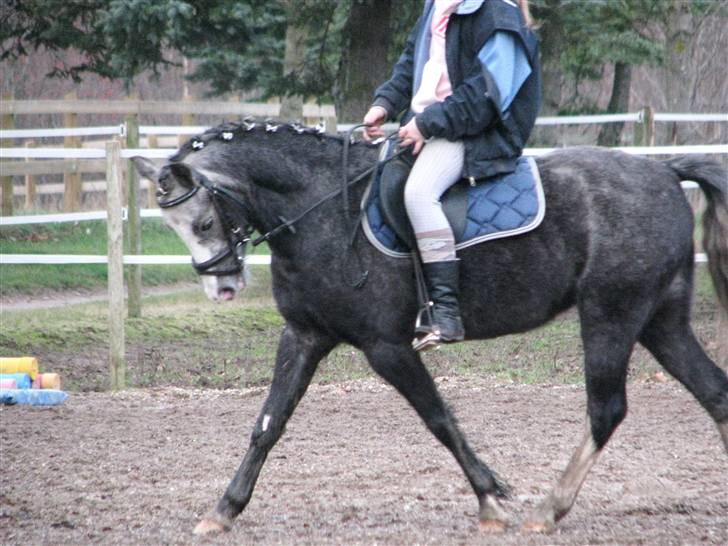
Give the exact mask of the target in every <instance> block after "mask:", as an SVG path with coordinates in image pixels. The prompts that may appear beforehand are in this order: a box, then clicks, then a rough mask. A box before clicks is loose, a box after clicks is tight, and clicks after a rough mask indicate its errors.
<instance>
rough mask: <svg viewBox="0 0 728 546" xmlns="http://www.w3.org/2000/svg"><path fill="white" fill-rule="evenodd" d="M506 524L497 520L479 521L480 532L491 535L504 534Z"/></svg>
mask: <svg viewBox="0 0 728 546" xmlns="http://www.w3.org/2000/svg"><path fill="white" fill-rule="evenodd" d="M506 527H508V524H507V523H506V522H505V521H501V520H498V519H486V520H480V530H481V531H483V532H484V533H489V534H493V535H497V534H501V533H505V531H506Z"/></svg>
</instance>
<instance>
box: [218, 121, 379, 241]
mask: <svg viewBox="0 0 728 546" xmlns="http://www.w3.org/2000/svg"><path fill="white" fill-rule="evenodd" d="M258 136H259V137H260V138H256V139H255V140H253V139H252V138H251V139H250V140H248V141H245V142H241V149H240V150H237V153H235V155H234V156H233V157H234V161H232V163H231V164H230V165H229V166H228V167H227V168H226V169H227V172H226V173H225V174H226V175H227V176H228V177H230V178H232V179H234V180H238V190H239V191H240V192H241V194H242V196H243V198H244V199H246V200H247V201H249V202H250V204H251V210H252V211H253V215H254V216H255V218H251V222H252V223H253V225H254V226H255V228H256V229H257V230H258V231H259V232H261V233H267V232H269V231H271V230H274V229H275V228H277V227H278V226H280V225H281V224H284V223H285V222H286V221H291V220H296V222H295V224H294V226H293V229H295V233H294V232H293V231H291V230H284V231H282V232H281V233H278V234H277V235H275V236H274V237H272V238H271V239H270V240H269V245H270V247H271V250H273V251H274V252H275V253H278V254H290V253H291V252H292V251H293V250H294V249H295V248H296V247H297V246H298V245H297V240H298V239H300V238H302V237H306V238H309V239H312V238H313V239H322V238H324V239H325V238H330V237H332V236H333V235H334V233H333V232H339V231H341V232H342V235H343V232H344V231H347V230H348V229H349V227H350V226H351V222H352V221H353V219H352V218H350V217H347V216H346V215H345V214H344V202H343V198H342V197H341V196H340V195H337V196H335V197H332V198H330V199H326V198H327V197H328V196H329V195H331V194H332V193H333V192H336V191H337V190H339V189H340V188H341V185H342V183H343V170H342V168H343V151H344V146H343V142H342V141H341V139H334V138H331V137H316V136H313V135H285V134H261V135H258ZM376 154H377V152H376V149H375V148H373V147H371V146H367V145H363V144H357V145H352V146H350V147H349V151H348V161H347V163H348V169H347V171H348V177H347V178H348V179H349V180H351V179H353V178H354V177H356V176H358V175H360V174H361V173H363V172H365V171H366V170H367V169H369V168H371V167H373V166H374V163H375V161H376ZM241 173H244V174H241ZM365 186H366V181H365V180H362V181H361V182H359V183H357V184H355V185H353V186H351V187H349V190H348V193H349V202H350V205H351V208H352V209H353V210H356V209H357V207H358V204H359V202H360V200H361V197H362V195H363V192H364V188H365ZM317 203H320V205H319V206H317V207H316V208H314V209H313V210H311V211H310V212H307V213H305V211H307V210H308V209H310V208H311V207H312V206H313V205H315V204H317ZM304 213H305V215H304V216H303V217H302V218H300V219H298V218H299V216H301V215H302V214H304ZM355 214H356V213H353V214H352V216H355Z"/></svg>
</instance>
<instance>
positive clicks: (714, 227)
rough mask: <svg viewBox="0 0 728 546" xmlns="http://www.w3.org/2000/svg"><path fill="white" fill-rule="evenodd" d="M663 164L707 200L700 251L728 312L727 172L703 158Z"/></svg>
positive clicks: (676, 159) (679, 157)
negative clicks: (690, 184) (691, 181)
mask: <svg viewBox="0 0 728 546" xmlns="http://www.w3.org/2000/svg"><path fill="white" fill-rule="evenodd" d="M666 163H667V164H668V165H669V166H670V167H671V168H672V169H673V170H674V171H675V172H676V173H677V174H678V176H680V179H681V180H694V181H695V182H697V183H698V184H699V185H700V189H701V190H702V191H703V193H704V194H705V196H706V198H707V202H708V203H707V206H706V209H705V212H704V213H703V249H704V250H705V252H706V254H707V255H708V270H709V271H710V276H711V277H712V278H713V284H714V285H715V291H716V292H717V293H718V300H719V301H720V303H721V305H723V308H724V309H725V310H726V311H728V172H726V170H725V169H724V168H723V167H721V166H720V164H718V162H716V161H714V160H712V159H709V158H707V157H695V156H678V157H675V158H673V159H669V160H667V161H666Z"/></svg>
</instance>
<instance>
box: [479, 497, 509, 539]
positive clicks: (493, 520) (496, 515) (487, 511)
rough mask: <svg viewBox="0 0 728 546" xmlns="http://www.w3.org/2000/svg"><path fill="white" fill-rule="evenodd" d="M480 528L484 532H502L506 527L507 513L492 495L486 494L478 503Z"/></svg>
mask: <svg viewBox="0 0 728 546" xmlns="http://www.w3.org/2000/svg"><path fill="white" fill-rule="evenodd" d="M479 519H480V530H481V531H483V532H485V533H494V534H497V533H503V532H505V530H506V527H508V514H507V513H506V511H505V510H503V508H502V507H501V505H500V502H498V499H496V498H495V497H494V496H493V495H486V496H485V498H484V499H483V500H482V502H481V504H480V515H479Z"/></svg>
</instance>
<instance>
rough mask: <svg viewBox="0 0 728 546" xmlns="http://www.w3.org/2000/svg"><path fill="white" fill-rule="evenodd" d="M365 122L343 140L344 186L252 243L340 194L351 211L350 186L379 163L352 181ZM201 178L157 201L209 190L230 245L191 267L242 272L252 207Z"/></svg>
mask: <svg viewBox="0 0 728 546" xmlns="http://www.w3.org/2000/svg"><path fill="white" fill-rule="evenodd" d="M363 126H364V124H361V125H356V126H355V127H352V128H351V129H350V130H349V131H348V132H347V134H346V137H345V140H344V153H343V158H342V170H343V175H344V176H343V178H342V183H341V187H340V188H339V189H337V190H335V191H332V192H331V193H329V194H327V195H325V196H324V197H323V198H321V199H320V200H319V201H317V202H315V203H314V204H312V205H311V206H309V207H308V208H307V209H305V210H304V211H302V212H301V213H300V214H298V215H297V216H296V217H294V218H293V219H291V220H287V219H286V218H283V217H282V216H279V220H280V221H281V223H280V224H279V225H277V226H276V227H274V228H273V229H271V230H270V231H268V232H266V233H264V234H263V235H261V236H260V237H257V238H256V239H255V240H254V241H252V243H251V244H252V245H253V246H258V245H259V244H260V243H262V242H264V241H267V240H269V239H271V238H272V237H274V236H275V235H277V234H279V233H280V232H281V231H284V230H288V231H290V232H292V233H295V232H296V230H295V228H294V227H293V226H294V224H296V223H298V221H299V220H301V219H302V218H304V217H305V216H307V215H308V214H309V213H310V212H312V211H313V210H315V209H317V208H318V207H320V206H321V205H323V204H324V203H326V202H327V201H330V200H331V199H333V198H334V197H336V196H337V195H342V196H343V198H344V210H345V212H346V213H347V215H348V214H349V193H348V191H349V187H351V186H353V185H354V184H356V183H358V182H360V181H362V180H364V179H365V178H366V177H367V176H369V175H370V174H372V172H374V170H375V169H377V168H378V166H379V165H377V164H375V165H374V166H372V167H370V168H368V169H366V170H365V171H364V172H362V173H360V174H358V175H357V176H355V177H354V178H352V179H351V180H349V179H348V176H347V174H348V156H349V145H350V144H351V142H352V134H353V132H354V131H355V130H356V129H359V128H360V127H363ZM396 136H397V135H396V133H395V134H393V135H391V136H390V137H388V139H387V140H389V139H391V138H394V137H396ZM402 152H403V150H400V151H398V152H396V153H395V154H393V155H392V156H391V157H390V158H388V159H387V160H386V161H391V160H392V159H394V158H395V157H398V156H399V155H401V154H402ZM196 175H197V177H198V179H199V185H195V186H194V187H192V188H191V189H190V190H189V191H188V192H187V193H184V194H182V195H180V196H179V197H176V198H175V199H170V200H169V201H161V200H159V199H158V200H157V204H158V205H159V207H160V208H162V209H168V208H171V207H175V206H177V205H180V204H182V203H184V202H185V201H187V200H189V199H191V198H192V197H194V196H195V195H196V194H197V192H198V191H199V190H200V188H205V189H206V190H207V192H208V195H209V196H210V200H211V201H212V204H213V206H214V207H215V210H216V211H217V215H218V217H219V218H220V222H221V224H222V228H223V231H224V232H225V236H226V239H227V246H228V248H227V249H226V250H223V251H222V252H220V253H218V254H216V255H215V256H213V257H212V258H210V259H209V260H205V261H204V262H200V263H197V262H195V260H194V259H193V260H192V267H194V268H195V271H197V273H198V274H199V275H215V276H218V277H221V276H225V275H236V274H238V273H240V274H242V272H243V269H244V266H245V252H246V247H247V244H248V242H250V235H251V234H252V233H253V231H255V230H254V228H253V227H252V226H251V225H250V224H249V223H248V220H247V217H248V216H249V215H250V210H249V208H248V206H247V205H246V204H245V203H244V202H243V201H241V200H240V198H239V197H238V196H237V195H235V194H234V193H233V192H231V191H230V190H229V189H227V188H224V187H222V186H218V185H217V184H215V183H214V182H211V181H210V180H209V179H208V178H207V177H206V176H204V175H203V174H202V173H200V172H197V173H196ZM231 208H233V209H237V212H238V213H239V214H237V215H235V216H233V215H231V211H230V209H231ZM238 219H242V220H243V223H242V224H241V223H240V222H239V220H238ZM229 258H234V261H233V263H232V264H231V265H230V266H229V267H227V268H225V269H213V268H214V267H215V266H216V265H218V264H220V263H222V262H224V261H225V260H227V259H229Z"/></svg>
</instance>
